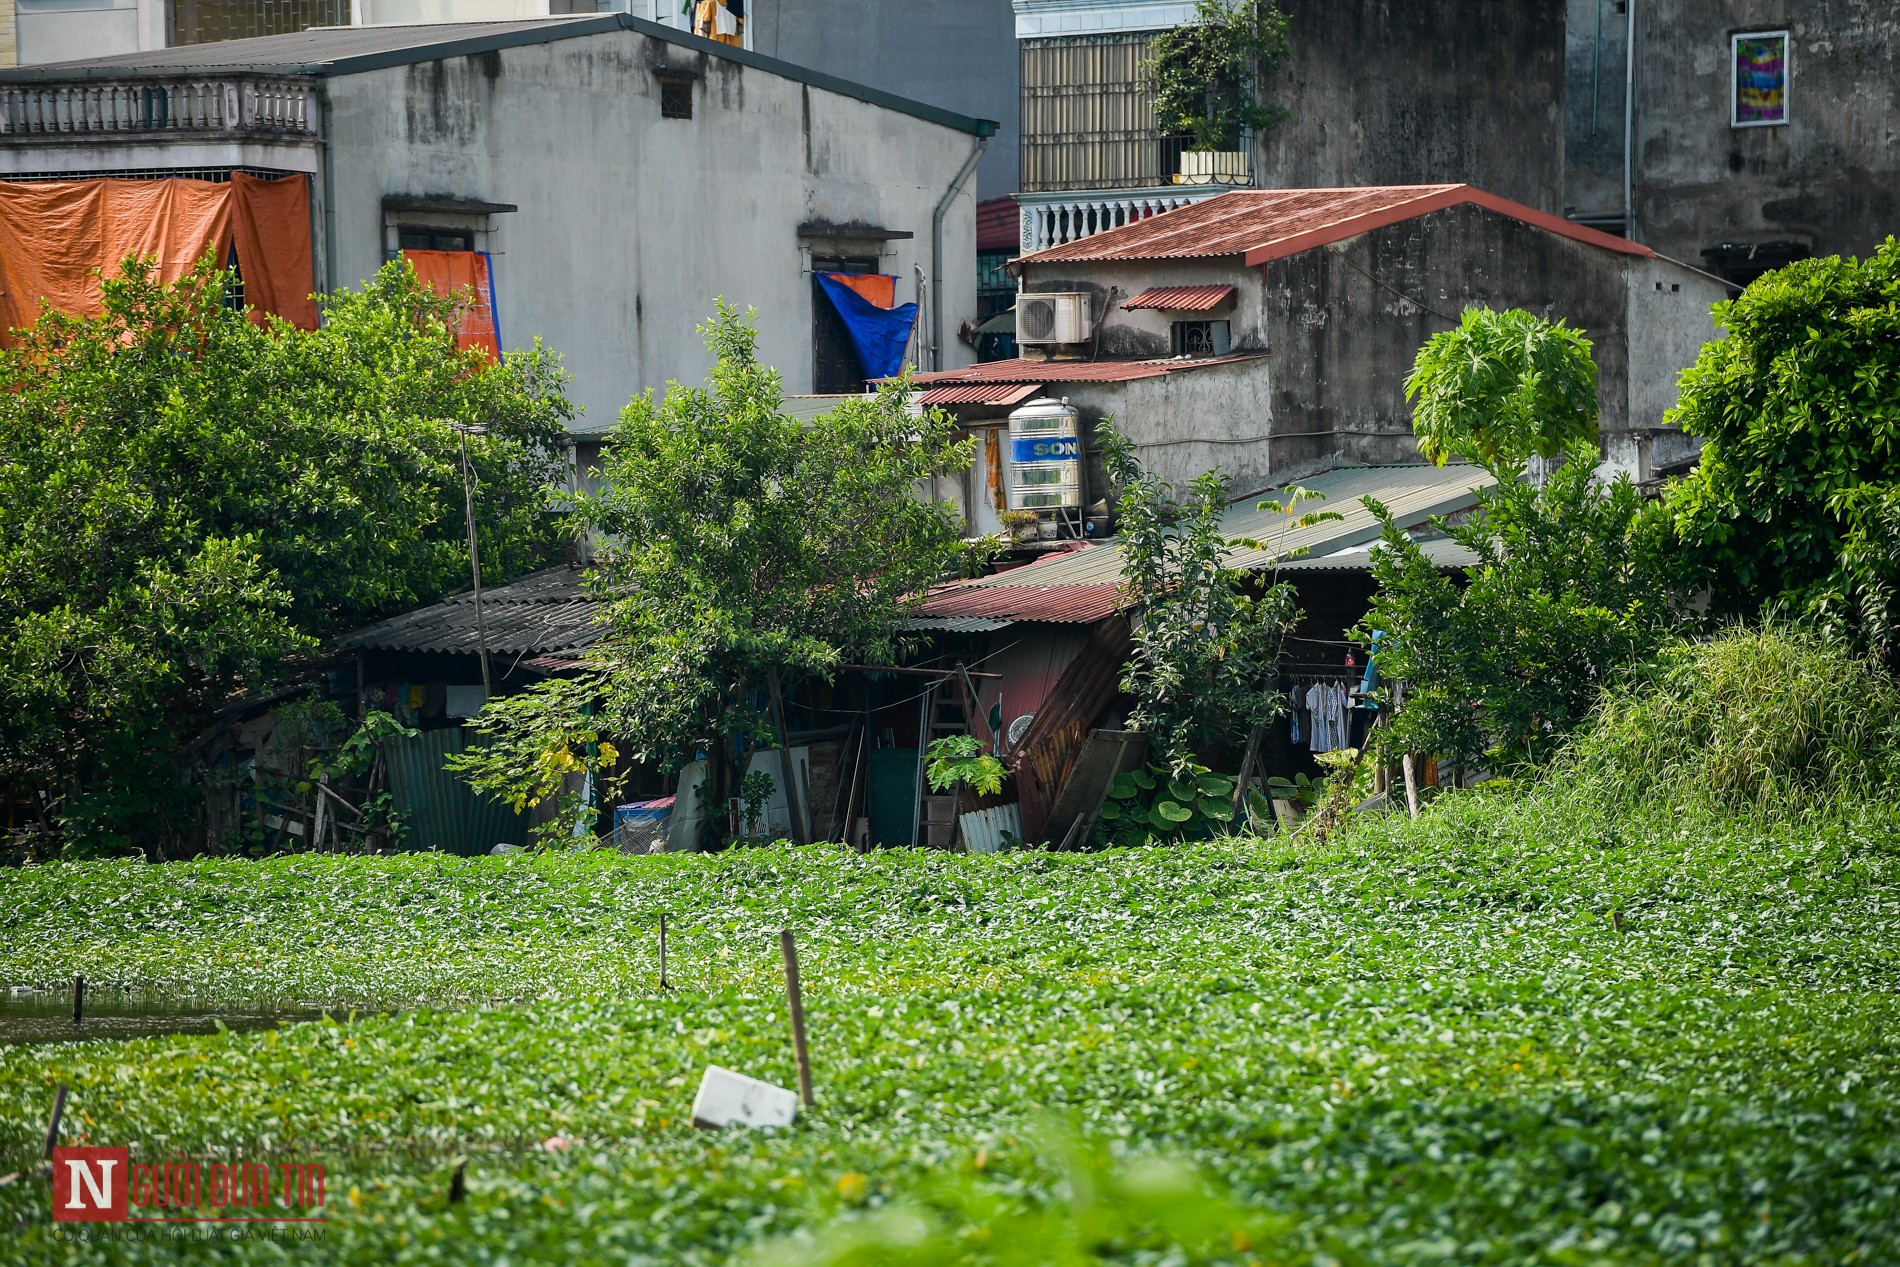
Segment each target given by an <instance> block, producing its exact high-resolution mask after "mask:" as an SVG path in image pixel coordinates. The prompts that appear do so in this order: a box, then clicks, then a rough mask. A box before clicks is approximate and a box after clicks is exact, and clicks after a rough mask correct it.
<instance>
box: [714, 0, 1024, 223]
mask: <svg viewBox="0 0 1900 1267" xmlns="http://www.w3.org/2000/svg"><path fill="white" fill-rule="evenodd" d="M749 13H750V15H751V16H750V25H751V32H750V35H751V39H752V47H753V49H754V50H755V51H757V52H760V53H764V54H765V55H767V56H768V57H776V58H779V59H781V60H783V61H788V62H791V63H793V64H795V65H799V66H808V67H810V68H811V69H813V70H817V71H823V72H824V73H825V74H828V75H836V76H838V77H839V78H840V79H849V80H852V81H853V82H856V83H861V84H869V85H871V86H872V87H874V88H882V89H884V90H885V91H887V92H894V93H898V94H900V95H902V96H906V97H911V98H913V99H915V100H917V101H923V102H927V103H929V104H931V105H935V106H943V107H944V108H945V109H949V110H955V111H957V112H958V113H960V114H968V115H974V116H976V117H978V118H982V119H995V120H996V121H997V123H998V128H997V133H996V137H995V139H994V140H992V141H991V142H990V147H989V150H988V152H987V153H985V154H984V156H983V160H982V163H981V165H980V166H979V167H978V168H977V171H976V181H977V189H978V194H979V196H980V197H982V198H1001V197H1005V196H1007V195H1009V194H1013V193H1015V192H1016V187H1017V186H1016V163H1017V153H1018V149H1019V147H1020V142H1021V137H1020V133H1019V131H1018V127H1017V120H1018V117H1019V115H1020V113H1021V108H1020V106H1021V103H1020V101H1019V96H1020V93H1021V82H1022V79H1021V69H1020V67H1019V65H1018V62H1017V51H1016V34H1015V30H1014V27H1013V17H1012V14H1011V10H1010V0H770V3H761V2H760V0H754V2H753V4H752V5H751V6H750V8H749Z"/></svg>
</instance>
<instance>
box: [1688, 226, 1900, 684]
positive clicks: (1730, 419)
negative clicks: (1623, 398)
mask: <svg viewBox="0 0 1900 1267" xmlns="http://www.w3.org/2000/svg"><path fill="white" fill-rule="evenodd" d="M1716 320H1717V322H1718V323H1719V324H1720V325H1721V326H1723V327H1724V329H1726V331H1727V335H1728V337H1727V338H1724V339H1721V340H1719V341H1717V342H1713V343H1710V344H1708V345H1707V346H1705V347H1704V348H1703V349H1702V355H1701V357H1700V358H1699V359H1698V360H1697V361H1696V363H1695V365H1694V366H1693V367H1692V368H1690V369H1689V370H1688V371H1687V372H1686V373H1685V374H1684V375H1683V376H1682V394H1681V398H1680V401H1679V403H1678V405H1677V407H1676V408H1675V409H1674V410H1673V411H1672V412H1671V413H1670V414H1669V421H1671V422H1672V423H1674V424H1675V425H1677V426H1679V427H1681V428H1682V429H1683V430H1685V431H1688V432H1690V433H1691V434H1693V435H1698V436H1701V437H1703V438H1704V440H1705V441H1706V445H1705V447H1704V448H1703V451H1702V461H1701V464H1700V465H1699V466H1698V467H1697V468H1696V470H1695V472H1694V473H1693V474H1691V475H1689V476H1688V477H1687V478H1686V479H1684V480H1682V481H1681V482H1680V483H1679V484H1677V485H1675V486H1674V487H1673V488H1672V489H1671V490H1670V492H1669V495H1668V498H1667V501H1666V503H1665V505H1666V509H1667V511H1668V514H1669V518H1670V522H1671V524H1672V526H1673V527H1674V530H1675V532H1676V534H1677V536H1678V538H1679V539H1680V541H1681V542H1682V544H1683V546H1684V547H1685V549H1686V551H1687V553H1688V555H1689V556H1690V558H1691V560H1692V561H1693V562H1694V563H1695V564H1696V565H1697V566H1698V568H1699V569H1700V570H1701V573H1702V579H1704V580H1705V581H1706V582H1707V583H1708V585H1709V586H1710V587H1711V589H1712V592H1713V595H1714V599H1715V605H1716V607H1717V609H1718V610H1720V611H1724V612H1729V613H1743V614H1749V613H1753V612H1756V611H1758V610H1760V609H1761V608H1762V607H1764V606H1766V605H1771V604H1772V605H1779V606H1781V607H1784V608H1787V609H1789V610H1792V611H1795V612H1801V613H1805V614H1807V615H1810V616H1813V617H1815V618H1817V619H1818V620H1819V621H1820V622H1821V623H1823V624H1824V625H1828V626H1831V627H1833V628H1835V629H1837V630H1842V631H1852V632H1853V633H1855V634H1856V635H1857V636H1858V637H1860V638H1861V639H1863V640H1864V641H1865V642H1867V643H1870V644H1872V645H1875V646H1879V647H1883V648H1887V649H1889V650H1891V648H1892V647H1893V645H1894V642H1895V638H1896V632H1897V631H1900V240H1896V239H1893V238H1889V239H1887V241H1886V243H1885V244H1884V245H1882V246H1881V247H1880V248H1879V249H1878V250H1876V251H1875V252H1874V254H1873V255H1872V256H1870V257H1869V258H1867V259H1865V260H1856V259H1842V258H1840V257H1831V258H1827V259H1815V260H1802V261H1800V262H1797V263H1795V264H1791V265H1789V266H1788V267H1787V268H1784V269H1781V270H1779V271H1778V272H1774V273H1770V274H1768V275H1766V276H1764V277H1762V278H1760V279H1759V280H1757V281H1756V282H1755V283H1754V284H1752V285H1751V286H1749V288H1748V289H1747V290H1746V291H1745V292H1743V294H1742V296H1741V297H1740V298H1739V299H1736V300H1734V301H1732V302H1729V303H1725V304H1721V305H1718V307H1717V308H1716Z"/></svg>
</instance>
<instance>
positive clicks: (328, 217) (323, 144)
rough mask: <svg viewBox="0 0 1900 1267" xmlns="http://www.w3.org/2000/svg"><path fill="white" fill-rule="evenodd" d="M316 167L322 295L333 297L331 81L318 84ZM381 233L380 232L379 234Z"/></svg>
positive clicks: (333, 215) (334, 205)
mask: <svg viewBox="0 0 1900 1267" xmlns="http://www.w3.org/2000/svg"><path fill="white" fill-rule="evenodd" d="M317 150H318V152H319V154H320V155H321V157H320V160H319V162H318V164H317V166H318V168H319V169H320V170H319V173H318V174H319V176H320V177H321V178H322V182H323V188H322V190H321V191H320V192H319V193H318V195H317V205H318V208H319V210H320V214H321V215H322V217H323V291H324V293H325V294H326V295H327V294H335V293H336V194H335V191H334V190H333V189H332V187H331V186H332V182H333V181H334V180H335V168H334V166H333V165H332V163H331V162H330V81H329V80H327V79H319V80H318V81H317ZM379 231H380V230H379Z"/></svg>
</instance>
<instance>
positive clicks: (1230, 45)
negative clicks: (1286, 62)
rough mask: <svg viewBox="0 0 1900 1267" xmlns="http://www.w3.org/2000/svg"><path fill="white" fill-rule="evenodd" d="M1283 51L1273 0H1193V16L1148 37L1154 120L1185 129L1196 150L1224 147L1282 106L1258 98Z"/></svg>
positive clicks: (1280, 115) (1265, 123) (1277, 115)
mask: <svg viewBox="0 0 1900 1267" xmlns="http://www.w3.org/2000/svg"><path fill="white" fill-rule="evenodd" d="M1286 53H1287V38H1286V17H1285V16H1284V15H1283V14H1282V13H1281V12H1280V6H1279V4H1278V3H1277V2H1276V0H1238V3H1230V2H1229V0H1200V3H1199V4H1198V5H1196V7H1195V11H1194V20H1193V21H1192V22H1189V23H1187V24H1186V25H1184V26H1178V27H1175V28H1174V29H1173V30H1170V31H1164V32H1162V33H1161V34H1160V35H1158V36H1156V37H1155V42H1154V51H1153V54H1152V56H1151V57H1150V58H1149V60H1148V63H1147V73H1148V78H1149V82H1150V84H1151V85H1152V87H1153V89H1154V94H1155V107H1154V109H1155V122H1156V124H1157V125H1159V127H1160V128H1161V130H1162V131H1163V132H1185V133H1187V135H1188V136H1189V137H1190V138H1191V140H1190V143H1191V145H1192V147H1193V148H1194V149H1196V150H1231V149H1234V148H1236V147H1238V146H1239V144H1240V138H1241V133H1242V132H1244V131H1252V132H1265V131H1266V130H1267V129H1269V128H1271V127H1273V126H1274V125H1276V124H1278V123H1279V122H1280V121H1281V120H1283V119H1285V118H1286V113H1287V112H1286V110H1285V109H1284V108H1282V107H1280V106H1276V105H1270V104H1268V103H1266V102H1263V101H1262V100H1261V93H1262V92H1263V91H1265V90H1266V89H1267V88H1268V87H1270V86H1271V84H1272V82H1273V77H1274V72H1275V70H1276V69H1277V68H1278V67H1279V65H1280V62H1281V61H1282V59H1284V58H1285V57H1286Z"/></svg>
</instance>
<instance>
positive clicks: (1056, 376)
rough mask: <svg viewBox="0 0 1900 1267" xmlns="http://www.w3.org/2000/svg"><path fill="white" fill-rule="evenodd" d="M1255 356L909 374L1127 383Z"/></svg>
mask: <svg viewBox="0 0 1900 1267" xmlns="http://www.w3.org/2000/svg"><path fill="white" fill-rule="evenodd" d="M1261 359H1263V358H1262V357H1260V356H1258V355H1255V356H1213V357H1205V358H1202V359H1199V360H1195V359H1191V358H1188V357H1175V358H1174V359H1172V360H1160V361H1029V360H1023V359H1022V358H1020V357H1019V358H1017V359H1015V360H1010V361H984V362H983V363H981V364H979V365H971V366H969V367H967V368H965V369H960V370H941V371H938V372H936V373H931V374H913V375H911V379H910V381H911V382H912V383H914V384H916V385H917V386H919V387H930V388H939V387H944V386H947V385H949V384H951V383H1129V382H1133V381H1135V380H1136V379H1142V378H1160V377H1162V376H1163V375H1166V374H1181V373H1185V372H1186V371H1188V370H1204V369H1207V368H1208V367H1209V366H1213V365H1235V364H1238V363H1240V362H1242V361H1258V360H1261Z"/></svg>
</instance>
